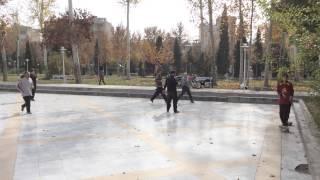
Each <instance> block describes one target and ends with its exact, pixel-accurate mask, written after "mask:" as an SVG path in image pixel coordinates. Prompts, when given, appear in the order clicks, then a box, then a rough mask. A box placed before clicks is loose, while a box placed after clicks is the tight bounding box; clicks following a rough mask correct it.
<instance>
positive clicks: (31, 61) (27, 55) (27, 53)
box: [24, 40, 34, 71]
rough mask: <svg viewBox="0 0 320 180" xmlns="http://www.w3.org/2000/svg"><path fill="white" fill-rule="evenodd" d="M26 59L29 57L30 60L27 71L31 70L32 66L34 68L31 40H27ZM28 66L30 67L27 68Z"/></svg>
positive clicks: (27, 63)
mask: <svg viewBox="0 0 320 180" xmlns="http://www.w3.org/2000/svg"><path fill="white" fill-rule="evenodd" d="M24 59H28V60H29V61H28V62H26V65H25V70H26V71H27V70H28V71H30V69H31V68H33V65H34V63H33V59H32V55H31V49H30V42H29V40H28V41H27V42H26V51H25V55H24ZM27 67H28V69H27Z"/></svg>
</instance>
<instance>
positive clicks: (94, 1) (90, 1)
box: [10, 0, 199, 39]
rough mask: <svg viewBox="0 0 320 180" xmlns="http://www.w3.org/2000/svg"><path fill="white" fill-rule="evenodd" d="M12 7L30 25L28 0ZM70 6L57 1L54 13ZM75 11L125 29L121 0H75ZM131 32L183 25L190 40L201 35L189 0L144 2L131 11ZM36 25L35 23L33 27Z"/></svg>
mask: <svg viewBox="0 0 320 180" xmlns="http://www.w3.org/2000/svg"><path fill="white" fill-rule="evenodd" d="M10 6H11V7H12V8H18V9H19V11H20V17H21V18H20V19H21V21H22V23H23V24H26V25H31V23H30V22H31V21H30V19H28V18H27V17H28V16H29V15H28V10H27V7H28V4H27V2H26V0H12V2H10ZM67 7H68V0H57V2H56V7H55V12H56V13H60V12H64V11H65V10H66V9H67ZM73 7H74V8H82V9H87V10H88V11H89V12H91V13H92V14H93V15H96V16H98V17H104V18H106V19H107V21H109V22H110V23H111V24H112V25H113V26H114V27H115V26H117V25H119V24H123V25H124V26H126V18H127V17H126V7H123V6H122V5H121V4H120V3H119V0H73ZM130 11H131V12H130V29H131V33H132V32H140V33H143V30H144V28H145V27H150V26H157V27H159V28H160V29H163V30H165V31H166V32H171V31H172V30H173V29H174V28H176V27H177V24H178V23H179V22H182V23H183V25H184V27H185V32H186V34H187V35H188V37H189V39H197V38H198V36H199V30H198V25H197V24H196V23H194V22H192V15H191V10H190V6H189V4H188V2H187V0H141V2H140V3H139V4H137V5H134V6H131V9H130ZM32 26H35V24H32Z"/></svg>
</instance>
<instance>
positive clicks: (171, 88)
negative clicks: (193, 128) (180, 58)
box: [164, 71, 179, 113]
mask: <svg viewBox="0 0 320 180" xmlns="http://www.w3.org/2000/svg"><path fill="white" fill-rule="evenodd" d="M175 74H176V73H175V71H171V72H170V76H169V77H168V78H167V79H166V83H165V85H164V89H166V88H167V112H169V110H170V107H171V101H172V100H173V110H174V112H175V113H179V111H178V109H177V103H178V95H177V84H178V83H177V81H176V79H175Z"/></svg>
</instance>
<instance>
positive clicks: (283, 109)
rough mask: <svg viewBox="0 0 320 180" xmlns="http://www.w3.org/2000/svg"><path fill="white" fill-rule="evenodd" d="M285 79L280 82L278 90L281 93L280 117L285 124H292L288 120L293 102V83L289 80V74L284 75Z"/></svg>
mask: <svg viewBox="0 0 320 180" xmlns="http://www.w3.org/2000/svg"><path fill="white" fill-rule="evenodd" d="M283 78H284V79H283V80H281V81H280V82H279V83H278V86H277V92H278V95H279V100H278V102H279V106H280V112H279V114H280V119H281V122H282V125H283V126H286V127H287V126H291V125H292V122H288V120H289V115H290V109H291V104H292V103H293V95H294V90H293V85H292V83H291V82H289V81H288V74H284V75H283Z"/></svg>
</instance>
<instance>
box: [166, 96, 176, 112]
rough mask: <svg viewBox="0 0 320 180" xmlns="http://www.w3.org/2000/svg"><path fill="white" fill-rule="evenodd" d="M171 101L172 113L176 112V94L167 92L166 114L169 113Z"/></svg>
mask: <svg viewBox="0 0 320 180" xmlns="http://www.w3.org/2000/svg"><path fill="white" fill-rule="evenodd" d="M172 100H173V110H174V112H177V111H178V110H177V103H178V96H177V92H168V96H167V112H169V110H170V107H171V101H172Z"/></svg>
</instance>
